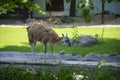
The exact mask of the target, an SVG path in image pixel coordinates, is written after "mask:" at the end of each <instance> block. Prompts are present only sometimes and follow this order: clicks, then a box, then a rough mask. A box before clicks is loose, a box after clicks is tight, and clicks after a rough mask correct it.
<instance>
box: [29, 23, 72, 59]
mask: <svg viewBox="0 0 120 80" xmlns="http://www.w3.org/2000/svg"><path fill="white" fill-rule="evenodd" d="M27 32H28V40H29V44H30V45H31V51H32V54H33V55H34V48H35V45H36V42H37V41H39V42H41V43H43V45H44V56H43V59H44V60H45V54H46V52H47V43H50V49H51V51H52V55H53V46H54V44H58V43H66V44H67V46H69V47H70V46H71V43H70V40H69V37H68V36H67V35H66V36H64V34H63V33H62V37H59V36H58V34H57V33H56V32H55V31H54V30H53V29H52V28H50V27H46V26H44V25H42V24H32V25H29V26H28V27H27ZM33 58H34V57H33Z"/></svg>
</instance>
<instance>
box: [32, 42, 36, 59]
mask: <svg viewBox="0 0 120 80" xmlns="http://www.w3.org/2000/svg"><path fill="white" fill-rule="evenodd" d="M35 45H36V42H34V43H32V44H31V51H32V60H34V48H35Z"/></svg>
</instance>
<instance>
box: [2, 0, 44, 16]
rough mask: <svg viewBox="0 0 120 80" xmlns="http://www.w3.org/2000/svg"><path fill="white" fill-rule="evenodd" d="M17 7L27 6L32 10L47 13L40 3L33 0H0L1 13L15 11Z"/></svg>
mask: <svg viewBox="0 0 120 80" xmlns="http://www.w3.org/2000/svg"><path fill="white" fill-rule="evenodd" d="M16 8H21V9H22V8H27V9H29V11H30V12H31V11H38V12H39V13H41V14H46V12H45V11H43V10H42V8H41V7H40V6H39V5H37V4H35V3H34V2H33V1H31V0H3V1H1V2H0V15H1V14H6V13H7V12H14V11H15V9H16Z"/></svg>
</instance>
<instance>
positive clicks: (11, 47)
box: [0, 45, 31, 52]
mask: <svg viewBox="0 0 120 80" xmlns="http://www.w3.org/2000/svg"><path fill="white" fill-rule="evenodd" d="M0 51H18V52H30V51H31V49H30V47H26V46H16V45H8V46H5V47H3V48H0Z"/></svg>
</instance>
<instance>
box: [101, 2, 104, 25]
mask: <svg viewBox="0 0 120 80" xmlns="http://www.w3.org/2000/svg"><path fill="white" fill-rule="evenodd" d="M104 10H105V3H102V14H101V24H104V23H105V17H104Z"/></svg>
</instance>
